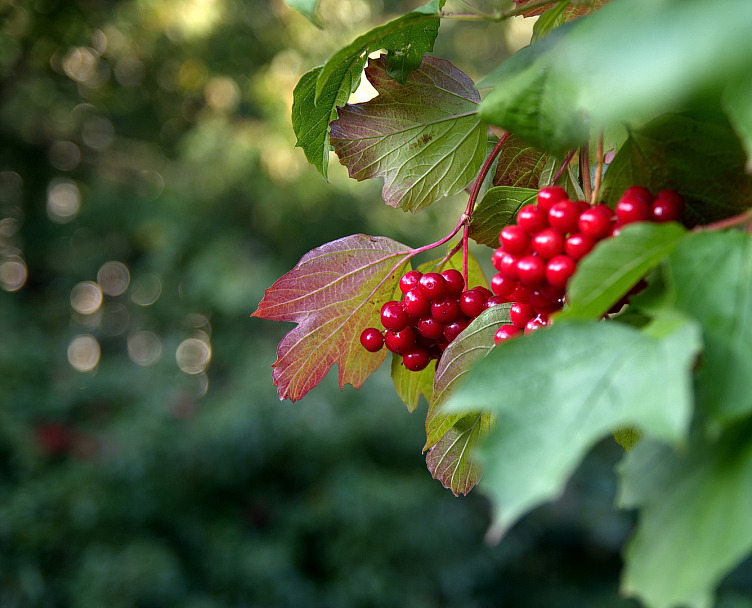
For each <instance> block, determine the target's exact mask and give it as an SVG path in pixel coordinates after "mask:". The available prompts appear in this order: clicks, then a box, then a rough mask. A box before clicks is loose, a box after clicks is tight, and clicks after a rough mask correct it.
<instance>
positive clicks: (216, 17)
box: [0, 0, 632, 608]
mask: <svg viewBox="0 0 752 608" xmlns="http://www.w3.org/2000/svg"><path fill="white" fill-rule="evenodd" d="M324 4H325V6H324V7H322V13H323V14H325V15H329V26H330V29H329V30H327V34H326V35H324V34H322V33H321V31H319V30H316V29H315V28H314V27H313V26H311V25H310V24H308V23H307V22H306V21H305V20H304V19H303V18H302V17H300V16H299V15H297V14H296V13H294V12H293V11H291V10H289V9H288V8H287V7H286V6H284V4H283V3H281V2H278V1H274V2H271V3H267V2H260V1H258V0H247V1H241V0H203V1H201V0H162V1H158V0H131V1H112V0H110V1H106V0H77V1H71V2H68V1H64V0H28V1H23V0H0V283H1V284H2V287H3V289H2V291H0V336H1V338H0V606H2V607H3V608H6V607H8V608H10V607H27V606H44V607H75V608H89V607H91V608H95V607H99V606H104V605H108V606H111V607H112V608H121V607H122V608H126V607H127V608H131V607H133V608H135V607H152V606H159V607H160V608H162V607H172V606H175V607H178V606H179V607H181V608H214V607H217V608H218V607H240V606H248V607H254V608H257V607H258V608H260V607H270V608H271V607H275V608H276V607H288V606H289V607H295V608H309V607H310V608H314V607H319V606H320V607H322V608H324V607H326V608H338V607H342V608H357V607H361V606H362V607H385V608H387V607H393V606H401V607H403V608H413V607H414V608H423V607H432V608H434V607H441V606H463V608H464V607H470V608H472V607H474V606H477V607H490V606H500V605H504V606H510V607H513V606H514V607H516V606H520V607H522V606H524V607H525V608H535V607H538V606H540V607H541V608H542V607H549V606H557V607H569V606H571V607H573V608H574V607H578V608H579V607H581V606H585V605H588V606H596V605H597V606H604V607H606V606H614V607H616V606H631V605H632V604H631V603H630V602H628V601H626V600H619V599H616V593H615V590H616V573H617V572H618V567H619V559H618V555H617V551H618V548H619V546H620V544H621V543H622V541H623V539H624V537H625V535H626V533H627V530H628V528H629V521H628V519H626V518H624V517H622V516H618V515H617V514H615V513H614V512H613V511H612V509H611V500H612V497H613V490H614V484H613V479H612V478H611V476H610V473H609V469H610V466H611V464H612V463H613V461H614V460H615V459H616V458H617V457H618V454H619V452H618V448H616V447H615V446H613V445H604V446H602V448H601V450H600V451H598V452H597V453H596V454H595V455H594V456H593V457H592V458H591V459H590V460H588V461H587V463H586V465H585V467H584V469H583V472H582V475H581V476H578V477H577V478H576V480H575V482H573V484H572V488H571V491H570V492H569V493H568V494H567V495H566V497H565V498H564V499H563V500H562V501H560V502H559V503H557V504H556V505H553V506H550V507H545V508H543V509H540V510H539V511H538V512H536V513H535V514H533V515H532V516H531V517H529V518H527V519H526V520H525V521H524V522H523V523H522V524H520V525H519V526H518V527H517V528H515V530H514V531H513V532H512V534H511V535H510V536H509V537H508V538H507V539H506V540H505V542H504V543H503V544H502V545H500V546H496V547H489V546H487V545H485V544H484V543H483V533H484V530H485V528H486V526H487V524H488V509H487V504H486V502H485V500H484V499H483V498H482V497H481V496H479V495H475V494H474V495H471V496H469V497H467V498H463V499H457V498H454V497H453V496H452V495H451V494H450V493H449V492H447V491H446V490H444V489H443V488H441V487H440V485H439V484H438V483H437V482H435V481H433V480H432V479H431V478H430V476H429V474H428V472H427V471H426V468H425V462H424V460H423V457H422V455H421V453H420V447H421V446H422V445H423V440H424V434H423V433H424V432H423V428H422V420H421V416H422V415H424V410H423V408H421V409H419V411H418V412H416V413H415V414H414V415H412V416H411V415H409V414H408V413H407V412H406V411H405V410H404V409H403V407H402V406H401V405H400V404H399V400H398V398H397V397H396V394H395V393H394V390H393V388H392V387H391V386H390V383H391V380H390V379H389V377H388V370H387V369H383V370H381V371H380V373H377V374H376V375H374V377H372V378H371V379H370V380H369V382H368V383H367V385H366V386H365V387H364V388H363V389H362V390H360V391H354V390H352V389H348V390H345V391H344V392H340V391H339V390H338V389H337V387H336V384H335V382H334V381H333V379H332V378H328V379H327V381H325V382H324V383H323V384H322V385H321V386H319V387H318V388H317V389H315V390H314V391H313V392H312V393H311V394H310V395H309V396H308V397H307V398H306V399H305V400H304V401H303V402H302V403H299V404H296V405H295V406H294V407H293V406H290V405H289V404H286V403H283V404H280V403H279V402H278V400H277V398H276V393H275V390H274V387H273V386H272V385H271V373H270V368H269V365H270V363H271V362H272V361H273V358H274V352H275V345H276V342H277V341H278V340H279V338H280V337H281V335H282V333H283V332H284V331H285V330H286V328H284V327H280V326H278V324H272V323H265V322H263V321H259V320H257V319H250V318H249V315H250V313H251V312H252V311H253V309H254V308H255V306H256V304H257V303H258V301H259V300H260V299H261V297H262V295H263V290H264V288H265V287H267V286H269V285H270V284H271V283H272V282H273V281H274V280H275V279H276V278H277V277H278V276H280V275H281V274H282V273H283V272H285V271H287V270H288V269H289V268H291V267H292V265H293V264H294V263H295V262H296V261H297V260H298V259H299V257H300V256H301V255H302V254H303V253H305V252H306V251H308V250H309V249H311V248H313V247H316V246H318V245H320V244H322V243H324V242H326V241H328V240H332V239H335V238H339V237H341V236H345V235H347V234H351V233H354V232H369V233H373V234H385V235H388V236H391V237H392V238H396V239H398V240H403V241H405V242H407V243H409V244H419V243H424V242H428V241H429V240H434V239H435V238H436V236H437V235H440V234H442V229H443V226H444V225H447V226H450V225H453V224H454V222H455V221H456V214H455V213H454V211H452V210H454V209H455V208H457V209H459V208H460V207H459V206H456V207H453V205H455V202H453V201H446V203H443V202H442V203H440V204H437V205H435V206H434V207H435V208H436V210H434V209H433V207H432V209H431V210H427V211H426V212H424V213H422V214H420V215H418V216H416V217H412V216H411V217H409V218H408V217H407V216H405V215H404V214H402V213H400V212H398V211H395V210H392V209H388V208H386V207H385V205H383V203H381V202H380V199H379V188H378V184H355V183H354V182H349V181H348V180H346V179H345V176H344V171H343V170H342V169H341V167H339V166H338V165H337V166H333V167H332V169H333V171H332V173H333V175H332V183H329V184H327V183H325V182H324V181H323V180H321V178H320V177H319V176H318V175H317V174H316V172H315V170H314V169H313V168H311V167H308V166H306V165H305V163H304V159H303V155H302V153H301V152H300V151H299V150H294V149H293V144H294V139H293V136H292V130H291V128H290V125H289V104H290V100H291V94H292V88H293V86H294V85H295V82H296V81H297V78H298V77H299V75H300V74H302V73H304V71H305V70H307V69H309V68H310V67H312V66H313V65H315V64H316V63H317V62H320V61H322V60H323V59H325V58H326V56H327V55H328V54H329V53H331V52H332V51H333V50H335V49H336V48H337V47H338V45H341V44H343V43H345V42H347V41H348V40H349V39H351V38H352V36H353V33H354V32H360V31H363V30H364V29H366V28H367V27H368V25H369V24H370V23H373V22H376V21H379V22H380V21H383V20H385V19H386V15H384V14H382V12H381V11H382V10H392V11H400V10H405V7H401V6H392V5H388V6H387V7H386V9H384V7H382V6H381V5H380V4H378V3H367V2H364V1H363V0H350V1H349V2H343V3H334V2H331V3H329V9H334V8H337V7H338V8H337V10H327V6H326V3H324ZM336 15H339V17H336ZM458 31H460V33H461V32H464V31H465V30H458ZM476 38H477V36H476ZM458 39H459V41H460V43H459V44H460V46H461V45H462V44H463V43H462V40H465V41H467V40H469V38H468V36H466V35H459V36H458ZM490 44H491V46H492V47H493V48H492V50H494V52H496V50H498V49H496V47H497V46H499V45H500V42H499V38H498V37H494V38H493V39H491V40H490ZM477 45H478V42H477V40H476V39H473V44H472V45H470V46H469V47H468V52H469V53H473V52H475V51H476V50H477ZM466 46H467V45H466ZM463 67H464V66H463ZM460 204H461V203H460ZM450 211H451V212H450ZM408 219H409V221H405V220H408ZM382 372H383V373H382ZM423 407H424V406H423Z"/></svg>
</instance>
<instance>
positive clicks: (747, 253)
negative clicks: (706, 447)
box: [665, 232, 752, 423]
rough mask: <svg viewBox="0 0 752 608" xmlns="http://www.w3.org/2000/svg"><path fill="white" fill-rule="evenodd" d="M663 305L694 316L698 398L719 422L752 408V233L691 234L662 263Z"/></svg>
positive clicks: (725, 421)
mask: <svg viewBox="0 0 752 608" xmlns="http://www.w3.org/2000/svg"><path fill="white" fill-rule="evenodd" d="M665 280H666V283H667V285H668V286H669V300H668V301H667V304H669V305H673V306H674V307H676V308H677V309H679V310H681V311H684V312H685V313H686V314H688V315H691V316H692V317H694V318H695V319H697V320H698V321H699V322H700V323H701V324H702V328H703V338H704V341H705V351H704V354H703V358H702V363H701V365H700V367H699V369H698V372H697V399H698V403H699V404H700V405H701V406H702V407H703V408H704V409H705V410H706V411H707V412H708V413H709V414H710V415H711V416H712V417H713V419H714V420H716V421H717V422H721V423H728V422H729V421H731V420H734V419H737V418H739V417H741V416H747V415H749V414H750V413H752V346H751V345H752V235H750V234H746V233H743V232H706V233H698V234H693V235H692V236H691V237H690V238H687V239H685V240H684V242H682V243H680V244H679V246H678V247H677V249H676V251H674V253H673V254H672V255H671V256H670V258H669V259H668V263H667V264H666V267H665Z"/></svg>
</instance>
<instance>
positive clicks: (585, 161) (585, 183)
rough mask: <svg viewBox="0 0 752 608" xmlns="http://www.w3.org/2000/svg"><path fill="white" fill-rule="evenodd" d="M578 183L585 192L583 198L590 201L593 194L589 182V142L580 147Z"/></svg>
mask: <svg viewBox="0 0 752 608" xmlns="http://www.w3.org/2000/svg"><path fill="white" fill-rule="evenodd" d="M580 184H582V191H583V192H584V193H585V200H586V201H590V200H591V199H592V196H593V189H592V186H591V184H590V145H589V144H585V145H584V146H582V147H581V148H580ZM591 204H592V203H591Z"/></svg>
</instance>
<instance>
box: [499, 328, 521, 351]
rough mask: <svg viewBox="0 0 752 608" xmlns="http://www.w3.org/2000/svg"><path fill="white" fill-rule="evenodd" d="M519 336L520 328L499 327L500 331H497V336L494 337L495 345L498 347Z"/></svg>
mask: <svg viewBox="0 0 752 608" xmlns="http://www.w3.org/2000/svg"><path fill="white" fill-rule="evenodd" d="M519 335H520V328H519V327H515V326H514V325H502V326H501V327H499V329H497V330H496V334H495V335H494V344H496V345H497V346H498V345H499V344H501V343H502V342H506V341H507V340H511V339H512V338H514V337H516V336H519Z"/></svg>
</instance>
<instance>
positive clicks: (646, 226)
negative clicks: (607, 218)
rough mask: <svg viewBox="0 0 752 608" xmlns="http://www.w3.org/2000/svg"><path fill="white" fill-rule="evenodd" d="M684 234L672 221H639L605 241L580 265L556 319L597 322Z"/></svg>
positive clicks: (669, 251) (670, 250) (685, 232)
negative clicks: (564, 305)
mask: <svg viewBox="0 0 752 608" xmlns="http://www.w3.org/2000/svg"><path fill="white" fill-rule="evenodd" d="M686 234H687V231H686V230H685V229H684V228H682V227H681V226H680V225H679V224H676V223H674V222H669V223H664V224H655V223H651V222H639V223H636V224H630V225H627V226H625V227H624V229H623V230H622V231H621V233H620V234H619V235H618V236H617V237H614V238H608V239H604V240H603V241H601V242H600V243H598V245H596V247H595V248H594V249H593V251H591V252H590V253H589V254H588V255H587V256H585V257H584V258H583V259H582V260H581V261H580V263H579V265H578V268H577V271H576V272H575V274H574V276H572V279H571V281H570V283H569V285H568V286H567V306H566V309H565V310H564V311H563V312H562V313H561V314H560V315H559V316H558V317H557V318H558V319H597V318H599V317H600V316H602V315H603V314H604V313H606V312H607V311H608V310H609V309H610V308H611V306H613V305H614V304H615V303H616V302H618V301H619V299H620V298H621V297H622V296H624V295H626V294H627V292H628V291H629V290H630V289H631V288H632V287H633V286H634V285H635V284H636V283H637V282H638V281H639V280H640V279H641V278H643V277H644V276H645V275H646V274H647V273H648V271H650V270H651V269H652V268H654V267H655V266H657V265H658V264H659V263H660V262H661V260H663V259H664V258H665V257H666V256H668V255H669V254H670V253H671V252H672V251H673V250H674V248H675V247H676V246H677V244H678V243H679V242H680V241H681V240H682V238H684V237H685V235H686Z"/></svg>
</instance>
